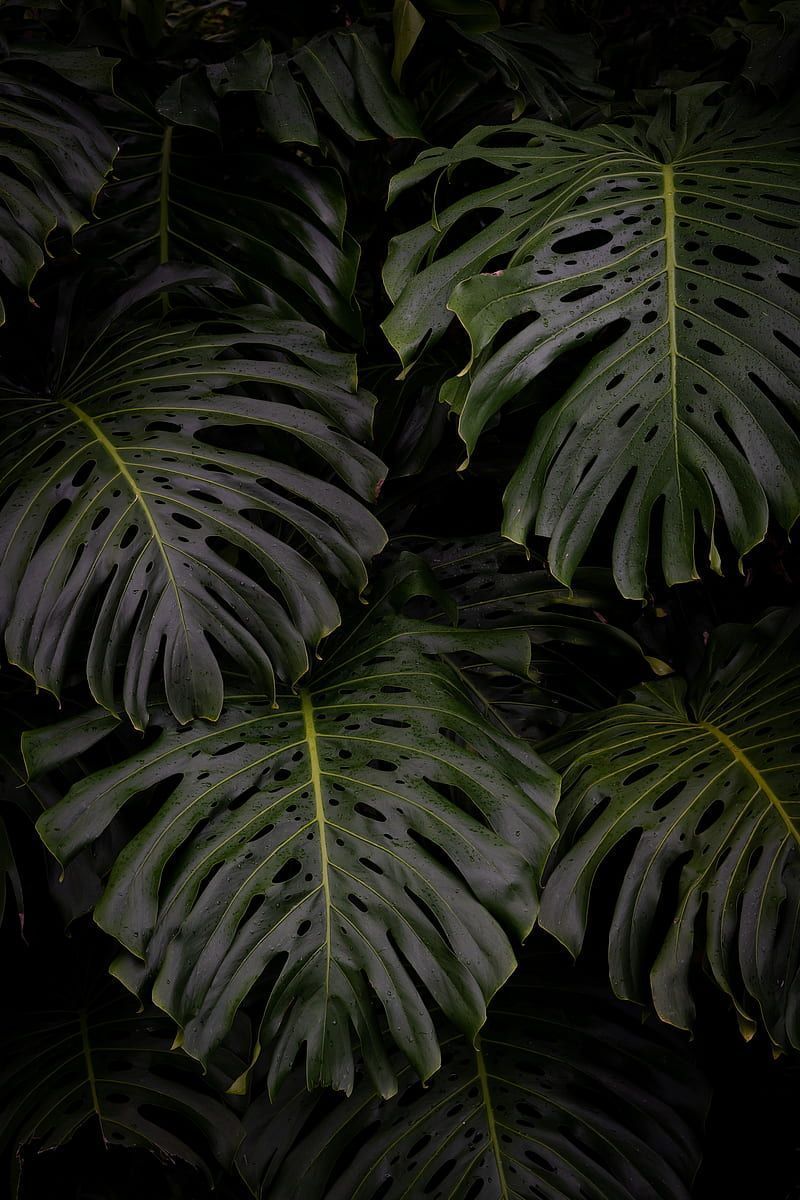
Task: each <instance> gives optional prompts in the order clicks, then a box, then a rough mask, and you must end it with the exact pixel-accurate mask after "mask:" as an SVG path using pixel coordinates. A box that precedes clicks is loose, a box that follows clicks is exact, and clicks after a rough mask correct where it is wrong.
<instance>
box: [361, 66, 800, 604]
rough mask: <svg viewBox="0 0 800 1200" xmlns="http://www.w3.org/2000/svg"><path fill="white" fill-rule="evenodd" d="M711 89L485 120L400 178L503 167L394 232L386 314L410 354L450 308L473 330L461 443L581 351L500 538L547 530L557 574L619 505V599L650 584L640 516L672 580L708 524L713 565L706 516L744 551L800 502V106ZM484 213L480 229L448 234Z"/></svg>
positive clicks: (524, 467) (567, 571)
mask: <svg viewBox="0 0 800 1200" xmlns="http://www.w3.org/2000/svg"><path fill="white" fill-rule="evenodd" d="M708 92H709V89H708V88H691V89H687V90H686V91H684V92H682V93H679V94H678V95H677V96H676V97H675V98H674V102H671V101H670V98H669V97H667V99H666V100H665V101H664V104H663V105H662V108H661V109H660V110H659V113H658V114H657V116H656V117H655V118H653V119H652V120H650V119H647V118H644V117H637V118H635V119H633V120H632V121H631V122H630V124H629V125H628V126H622V125H619V126H605V125H604V126H595V127H593V128H591V129H588V130H583V131H578V132H568V131H565V130H558V129H553V128H552V127H550V126H548V125H544V124H540V123H537V122H532V121H525V120H523V121H520V122H517V124H516V125H515V126H510V127H507V128H502V129H487V128H482V129H477V130H475V131H473V132H472V133H471V134H469V135H468V136H467V137H466V138H464V139H462V141H461V142H459V143H458V144H457V145H456V146H455V147H454V149H452V150H432V151H428V152H427V153H425V154H423V155H422V156H421V157H420V159H419V161H418V163H417V164H416V165H415V166H414V167H411V168H409V169H408V170H407V171H405V172H403V173H402V174H401V175H400V176H399V177H398V178H397V180H396V181H395V185H394V192H395V194H396V193H397V192H399V191H401V190H403V189H404V188H406V187H409V186H411V185H419V184H420V183H421V182H422V181H423V180H424V179H425V178H427V177H428V176H430V175H432V174H437V175H438V174H440V173H441V172H443V171H445V172H449V173H450V174H451V175H452V174H453V173H454V172H457V171H458V168H459V167H460V166H461V164H464V165H465V166H466V165H470V164H473V165H474V164H478V165H479V166H480V168H481V169H484V168H485V166H486V165H488V166H491V167H492V168H496V169H499V170H501V171H502V172H503V175H504V178H503V180H502V182H499V183H494V182H492V183H489V184H488V185H487V186H486V187H484V188H481V189H479V190H478V191H475V192H473V193H472V194H468V195H466V196H465V197H464V198H463V199H461V200H458V201H457V202H456V203H454V204H451V205H450V206H449V207H446V208H442V207H439V208H438V210H437V213H436V223H435V225H434V223H433V222H431V223H430V224H429V225H427V226H423V227H420V228H419V229H416V230H413V231H411V232H409V233H406V234H403V235H401V237H399V238H398V239H396V240H395V242H394V243H393V248H392V251H391V253H390V256H389V260H388V262H387V265H386V271H385V282H386V286H387V290H388V291H389V294H390V296H391V297H392V299H393V300H394V302H395V307H394V310H393V312H392V313H391V314H390V316H389V318H388V319H387V321H386V322H385V323H384V329H385V331H386V334H387V336H388V337H389V339H390V341H391V342H392V343H393V345H394V346H395V347H396V349H397V350H398V352H399V354H400V356H401V358H402V360H403V363H404V365H405V366H406V368H408V367H409V366H410V364H411V363H412V362H413V360H414V358H415V357H416V355H417V354H419V352H420V350H421V348H422V346H423V344H424V343H425V342H426V340H427V339H429V338H430V337H434V338H435V337H437V336H439V335H440V334H441V333H442V332H443V331H444V329H445V328H446V327H447V324H448V322H449V319H450V315H449V314H450V311H452V312H455V313H456V315H457V316H458V318H459V320H460V321H461V322H462V324H463V325H464V327H465V329H466V330H467V332H468V333H469V336H470V340H471V343H472V359H471V362H470V368H469V377H468V379H467V381H466V383H467V385H468V386H467V392H466V397H465V398H464V399H463V402H462V403H461V404H460V406H459V407H460V424H459V428H460V431H461V436H462V438H463V440H464V442H465V443H466V446H467V449H468V452H469V453H470V454H471V453H472V452H473V450H474V448H475V445H476V443H477V441H478V438H479V437H480V435H481V433H482V431H483V430H484V429H485V427H486V425H487V423H488V422H489V421H490V419H491V418H493V417H494V416H495V414H496V413H498V412H499V411H501V410H502V409H503V408H504V406H507V405H509V404H510V403H511V402H513V401H515V399H517V398H522V396H523V394H524V389H526V388H527V387H529V386H530V385H532V384H533V383H535V381H536V380H537V379H539V378H540V377H541V376H542V373H543V372H544V371H545V370H546V369H547V368H548V367H549V366H550V365H551V364H553V363H554V362H556V361H558V360H560V359H562V357H563V356H564V355H565V354H566V353H567V352H571V353H573V356H574V355H578V357H579V359H580V362H581V367H580V369H579V368H578V367H575V368H574V369H573V372H572V375H573V377H574V381H573V382H572V383H570V384H569V385H568V386H566V387H565V388H564V389H563V391H562V393H561V394H560V396H559V398H558V399H557V400H556V401H555V402H554V403H553V404H552V405H551V407H550V409H549V411H548V412H547V413H546V415H545V416H543V417H542V418H541V419H540V420H538V422H537V423H536V424H535V426H534V428H533V429H532V434H531V440H530V443H529V445H528V446H527V448H526V449H524V450H523V452H522V454H521V456H520V462H519V466H518V468H517V470H516V472H515V474H514V476H513V477H512V479H511V482H510V484H509V486H508V488H507V490H506V494H505V497H504V511H505V518H504V525H503V532H504V533H505V535H506V536H507V537H509V538H510V539H511V540H512V541H515V542H519V543H524V542H525V540H526V539H527V537H528V535H529V534H530V533H534V534H536V535H539V536H543V537H548V538H550V548H549V563H550V567H551V569H552V571H553V573H554V574H555V575H556V577H557V578H559V579H560V580H562V581H563V582H565V583H569V581H570V580H571V579H572V577H573V575H574V572H575V570H576V568H577V566H578V564H579V563H580V561H581V559H582V558H583V556H584V554H585V553H586V550H587V547H588V546H589V544H590V542H591V539H592V537H593V535H594V533H595V531H596V530H597V528H598V526H599V524H600V521H601V519H602V518H603V516H604V515H605V514H606V512H607V511H608V509H609V507H612V511H613V512H614V520H615V528H614V535H613V546H612V552H611V553H612V561H613V569H614V577H615V579H616V581H617V584H618V586H619V588H620V590H621V591H622V593H623V595H625V596H628V597H641V596H642V595H643V594H644V591H645V587H646V580H645V564H646V560H647V553H648V544H649V540H650V536H651V526H652V527H653V533H654V535H658V536H659V537H660V542H661V565H662V569H663V573H664V576H665V578H666V580H667V582H668V583H670V584H674V583H680V582H683V581H686V580H690V579H695V578H697V575H698V570H697V566H696V564H695V558H696V550H695V542H696V526H697V525H698V523H699V525H701V526H702V528H703V530H704V531H705V535H706V538H707V539H708V549H707V550H705V551H704V555H705V557H706V558H707V559H708V560H709V561H710V562H711V564H712V566H715V567H718V566H719V551H718V549H717V545H716V542H715V536H714V524H715V520H716V519H717V515H718V514H719V516H720V517H721V519H722V521H723V522H724V525H725V527H726V530H727V534H728V536H729V538H730V541H731V542H732V544H733V547H734V549H735V550H736V552H737V554H738V555H739V556H741V555H744V554H745V553H746V552H747V551H748V550H749V549H751V548H752V547H753V546H755V545H756V544H757V543H758V542H760V541H761V540H763V538H764V535H765V532H766V528H767V522H768V518H769V514H770V512H772V514H773V515H774V517H775V518H776V519H777V520H778V521H779V522H780V524H781V525H783V526H784V527H785V528H789V527H790V526H791V524H792V523H793V521H794V520H795V519H796V517H797V515H798V512H800V488H799V485H798V479H799V478H800V440H798V436H797V433H796V423H797V420H798V414H799V412H800V409H798V384H799V383H800V352H799V351H798V345H799V344H800V328H799V323H798V318H797V306H796V303H795V300H796V280H797V278H798V277H800V261H798V258H799V256H798V241H797V231H798V219H797V211H796V210H797V202H796V197H795V193H796V192H797V191H798V187H800V171H799V170H798V156H797V139H798V133H797V122H796V119H795V118H794V117H790V116H788V115H786V114H783V115H781V114H778V116H777V117H776V116H775V115H772V116H766V117H764V118H763V119H757V118H754V117H751V118H747V117H746V114H743V113H742V111H741V109H740V108H739V107H737V106H736V105H731V106H728V107H725V108H722V109H719V108H717V107H714V106H713V105H709V104H708V103H707V96H708ZM479 214H480V215H481V216H482V219H481V228H480V229H479V231H478V232H477V233H474V234H473V235H472V236H469V235H468V234H467V235H464V236H463V237H462V238H461V239H459V238H458V237H457V236H456V237H454V235H453V234H452V233H451V231H452V230H453V229H454V228H455V227H456V224H457V222H460V221H461V220H465V219H467V218H472V219H473V220H474V218H475V217H476V216H478V215H479ZM448 234H449V236H448ZM445 237H446V238H447V246H448V249H447V250H446V251H445V252H444V253H443V254H442V255H441V256H438V255H437V249H438V247H439V246H440V245H441V243H442V240H443V238H445ZM454 242H455V245H454ZM581 356H582V357H581Z"/></svg>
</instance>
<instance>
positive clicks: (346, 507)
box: [0, 272, 384, 728]
mask: <svg viewBox="0 0 800 1200" xmlns="http://www.w3.org/2000/svg"><path fill="white" fill-rule="evenodd" d="M204 278H205V277H204V276H200V277H199V279H200V282H202V281H203V279H204ZM168 279H169V275H168V274H166V273H165V272H160V273H156V275H155V276H154V277H152V278H151V279H150V280H143V281H142V283H141V284H140V285H139V294H144V295H145V296H146V295H147V294H148V292H149V294H150V295H152V294H153V292H154V291H158V290H159V289H160V287H162V286H163V285H164V284H165V283H166V282H167V281H168ZM121 310H122V311H121ZM81 315H82V321H81V323H80V325H78V324H77V323H76V324H75V325H74V326H73V327H72V337H73V338H79V336H80V332H81V330H82V331H83V335H84V338H83V345H81V344H80V341H78V345H77V346H75V344H74V342H73V343H72V345H71V346H70V348H69V351H68V353H67V358H66V361H65V362H64V363H63V365H62V366H61V369H60V370H59V373H58V374H57V375H56V376H55V377H54V378H52V379H50V380H49V381H48V383H47V386H46V387H45V388H43V389H42V390H41V391H32V392H29V393H19V394H17V395H13V394H7V395H6V413H5V416H4V430H3V436H2V439H1V440H0V479H2V484H0V487H2V490H3V493H4V495H5V500H4V505H3V509H2V533H1V534H0V562H2V591H1V593H0V626H2V628H4V630H5V640H6V648H7V651H8V654H9V657H10V659H11V660H12V661H13V662H15V663H16V664H17V665H19V666H20V667H22V669H23V670H25V671H27V672H28V673H29V674H31V675H32V676H33V677H34V678H35V679H36V681H37V683H38V684H39V685H40V686H42V687H46V688H47V689H49V690H50V691H53V692H55V693H56V694H58V693H59V692H60V690H61V687H62V684H63V682H64V680H65V678H66V675H67V672H68V671H69V669H70V664H71V662H72V661H73V658H72V656H73V653H74V652H75V651H76V650H77V646H78V644H81V645H83V642H82V640H81V639H82V638H84V637H86V638H88V648H87V651H86V666H85V670H86V677H87V680H88V682H89V686H90V688H91V689H92V693H93V695H94V696H95V698H96V699H97V700H98V702H99V703H101V704H103V705H105V706H106V707H107V708H109V709H116V708H117V706H118V704H119V694H118V688H117V683H118V679H117V675H118V670H117V668H118V667H119V666H121V667H122V673H123V678H122V703H123V704H124V707H125V709H126V711H127V712H128V713H129V715H130V716H131V719H132V720H133V722H134V724H136V725H137V727H139V728H143V727H144V726H145V725H146V724H147V705H148V697H149V696H150V694H151V692H152V689H153V687H154V684H155V680H156V679H157V676H158V675H159V674H162V675H163V681H164V684H163V686H164V688H165V689H166V695H167V700H168V703H169V705H170V707H171V709H172V711H173V712H174V713H175V715H176V716H177V718H178V720H180V721H188V720H190V719H191V718H192V717H193V716H195V715H203V716H207V717H210V718H212V719H216V717H218V716H219V713H220V710H221V708H222V702H223V683H222V675H221V671H220V667H219V657H220V652H222V654H223V655H224V656H225V657H226V659H228V660H233V661H234V662H236V663H238V664H239V666H240V667H241V668H242V670H244V671H245V672H247V673H248V674H250V675H251V676H252V678H254V679H255V680H257V681H258V684H259V686H260V687H262V688H263V689H264V692H265V694H266V695H268V696H272V695H273V694H274V687H275V683H274V676H275V673H276V672H277V674H278V675H279V676H280V677H281V678H284V679H287V680H295V679H297V678H298V677H299V676H300V675H302V674H303V673H304V672H305V670H306V669H307V666H308V656H307V652H306V646H307V645H310V646H312V647H314V646H316V645H317V644H318V643H319V641H320V640H321V639H322V638H323V637H325V636H327V634H329V633H330V632H331V630H332V629H334V628H335V627H336V626H337V624H338V623H339V610H338V607H337V604H336V602H335V600H334V598H333V596H332V594H331V592H330V590H329V588H328V585H327V583H326V582H325V580H326V578H327V579H328V580H335V581H336V582H338V583H340V584H342V585H344V586H345V587H349V588H353V589H361V588H363V587H364V585H365V584H366V581H367V576H366V571H365V567H364V560H365V559H368V558H370V557H371V556H372V555H373V554H374V553H376V552H377V550H378V549H380V547H381V546H382V544H383V541H384V534H383V530H382V529H381V527H380V525H378V523H377V521H376V520H375V519H374V517H372V515H371V514H370V513H369V512H368V511H367V509H366V508H365V507H364V506H363V504H361V503H360V502H359V501H357V500H354V499H353V498H352V497H351V496H350V495H349V494H348V493H347V492H345V491H344V490H343V489H342V488H341V487H340V486H339V484H338V482H332V481H331V479H330V477H331V475H333V477H334V478H336V477H338V479H339V480H341V481H342V482H343V483H344V484H345V485H346V486H347V487H348V488H350V489H352V490H353V491H355V492H356V493H357V494H358V495H359V496H361V497H363V498H365V499H372V498H373V497H374V495H375V493H376V490H377V487H378V484H379V482H380V480H381V477H382V465H381V464H380V462H379V460H378V459H377V458H375V456H374V455H373V454H371V453H370V452H369V451H368V450H365V449H363V448H362V447H361V446H360V445H359V444H358V443H357V441H356V440H355V439H365V438H367V437H368V436H369V427H370V419H371V404H372V398H371V397H369V396H368V395H366V394H365V393H363V392H357V391H356V390H355V388H354V384H353V371H352V361H351V359H350V358H349V357H348V356H347V355H340V354H334V353H332V352H331V351H330V350H329V349H328V348H327V346H326V344H325V341H324V338H323V337H322V335H321V334H320V333H319V331H318V330H315V329H313V328H311V327H309V326H306V325H303V324H300V323H293V322H284V321H280V320H276V319H275V318H273V317H271V316H270V315H268V314H266V315H265V310H263V309H260V308H253V309H245V310H241V311H239V312H237V313H233V312H227V311H220V312H218V313H217V314H216V315H214V314H211V313H209V314H207V315H205V316H201V317H200V318H199V319H197V320H194V321H190V322H187V321H181V320H179V319H177V318H175V319H172V320H167V321H162V322H161V323H159V322H154V321H152V320H151V321H142V320H136V319H130V318H127V315H126V314H125V312H124V306H123V304H122V303H118V304H117V305H116V306H115V307H112V308H111V309H110V310H108V311H107V312H106V313H105V314H104V317H103V320H101V321H100V322H95V324H94V326H92V325H91V323H89V324H88V327H87V322H86V316H85V314H81ZM126 318H127V319H126ZM67 336H69V333H68V334H67ZM215 438H216V441H215V440H214V439H215Z"/></svg>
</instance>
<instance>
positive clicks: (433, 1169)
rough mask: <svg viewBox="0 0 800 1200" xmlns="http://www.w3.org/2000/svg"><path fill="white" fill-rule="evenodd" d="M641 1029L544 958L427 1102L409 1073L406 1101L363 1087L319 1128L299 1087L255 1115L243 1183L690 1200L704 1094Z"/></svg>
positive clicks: (672, 1053) (404, 1082)
mask: <svg viewBox="0 0 800 1200" xmlns="http://www.w3.org/2000/svg"><path fill="white" fill-rule="evenodd" d="M637 1018H638V1014H637V1013H636V1011H635V1010H633V1011H631V1010H630V1009H629V1008H627V1007H626V1006H623V1005H620V1004H614V1003H613V1002H611V1001H610V1000H609V999H608V997H607V996H606V995H605V994H604V993H603V992H602V991H600V990H599V989H597V988H594V987H591V986H589V985H587V984H586V982H585V981H581V980H580V979H576V978H575V972H574V971H573V972H571V973H566V972H564V971H563V969H562V970H559V964H557V963H553V962H552V961H550V960H549V959H548V957H546V956H542V957H534V959H533V961H532V962H528V963H527V964H526V965H525V967H524V968H523V969H522V970H521V972H520V973H519V975H518V976H516V977H515V978H514V980H513V981H512V982H511V983H510V984H508V985H507V986H506V987H505V988H504V989H503V992H502V994H501V995H500V996H499V997H498V998H497V1000H496V1001H495V1002H494V1004H493V1005H492V1008H491V1010H490V1013H489V1020H488V1022H487V1025H486V1028H485V1030H484V1031H483V1032H482V1033H481V1035H480V1038H479V1039H477V1040H476V1041H475V1042H474V1044H473V1043H472V1042H470V1041H469V1040H468V1039H467V1038H464V1037H459V1036H452V1035H451V1036H450V1037H448V1038H447V1040H446V1042H445V1043H444V1045H443V1054H444V1065H443V1069H442V1070H441V1071H440V1072H439V1074H438V1075H437V1076H436V1078H435V1079H434V1080H433V1081H432V1082H431V1083H430V1084H429V1085H428V1086H427V1087H424V1088H423V1087H422V1086H421V1085H420V1083H419V1082H418V1080H416V1079H414V1078H413V1075H412V1073H411V1071H410V1070H408V1068H406V1069H402V1068H400V1071H399V1075H400V1091H399V1093H398V1096H397V1098H396V1099H394V1100H391V1101H388V1102H385V1103H381V1102H380V1101H378V1100H376V1099H375V1097H374V1095H373V1094H372V1093H371V1090H370V1089H369V1088H368V1087H365V1086H364V1087H361V1088H359V1090H358V1091H357V1092H356V1093H355V1094H354V1095H353V1096H352V1097H351V1098H350V1099H349V1100H346V1101H344V1102H342V1103H341V1104H339V1105H338V1106H337V1107H336V1108H334V1109H333V1111H332V1112H330V1113H329V1114H323V1115H321V1117H320V1116H318V1118H317V1120H316V1121H315V1122H314V1123H313V1124H312V1123H311V1122H310V1121H309V1120H308V1117H309V1110H311V1109H312V1105H313V1100H312V1101H309V1098H308V1097H306V1098H305V1099H303V1098H302V1096H301V1095H300V1096H298V1095H297V1094H296V1093H297V1090H298V1089H296V1088H295V1089H290V1088H289V1085H288V1084H287V1087H286V1089H285V1091H284V1092H283V1093H282V1094H281V1096H280V1097H279V1098H278V1100H279V1102H278V1104H277V1105H270V1104H269V1103H268V1101H267V1099H266V1097H265V1098H264V1099H259V1100H257V1101H256V1102H255V1103H254V1104H253V1105H252V1106H251V1108H250V1109H249V1111H248V1113H247V1116H246V1118H245V1125H246V1128H247V1136H246V1138H245V1140H244V1142H243V1143H242V1147H241V1150H240V1152H239V1155H238V1163H239V1168H240V1171H241V1173H242V1175H243V1177H244V1179H245V1181H246V1182H247V1183H248V1184H249V1186H250V1189H251V1191H252V1193H253V1195H255V1196H260V1197H264V1200H266V1198H267V1197H269V1200H291V1198H292V1197H294V1196H297V1195H302V1196H303V1200H378V1197H380V1200H400V1198H401V1197H417V1196H428V1195H431V1196H437V1197H439V1196H441V1197H444V1196H448V1197H453V1198H458V1200H466V1197H472V1196H478V1195H480V1196H481V1197H482V1198H484V1197H485V1200H507V1198H510V1197H522V1196H535V1197H543V1198H546V1200H688V1197H689V1196H690V1194H691V1193H690V1189H691V1182H692V1178H693V1176H694V1173H695V1171H696V1170H697V1167H698V1165H699V1159H700V1147H699V1134H700V1131H701V1126H702V1120H703V1116H704V1110H705V1107H706V1104H707V1100H708V1095H707V1093H708V1089H707V1086H706V1085H705V1082H704V1080H703V1079H702V1077H701V1076H700V1075H699V1073H698V1071H697V1069H696V1067H694V1066H693V1065H692V1064H691V1062H690V1060H689V1058H688V1055H686V1054H685V1052H684V1051H683V1050H682V1048H681V1046H680V1043H679V1041H678V1039H675V1038H672V1037H667V1036H665V1031H663V1030H658V1029H656V1030H653V1029H652V1028H651V1029H649V1030H647V1029H644V1028H642V1025H641V1019H640V1018H638V1019H637ZM303 1118H305V1128H303V1124H304V1120H303ZM287 1152H288V1153H287Z"/></svg>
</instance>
